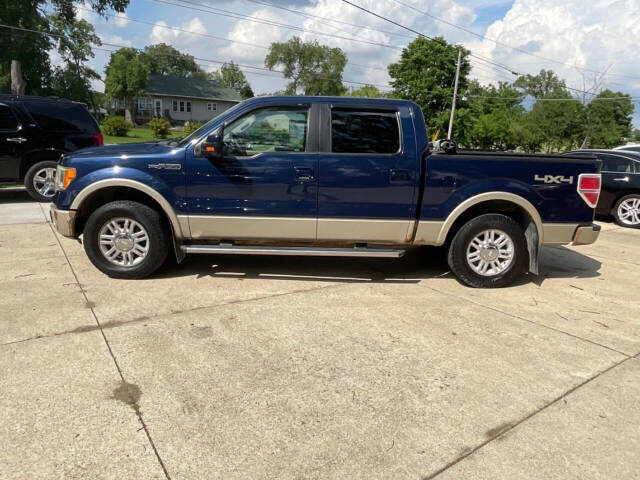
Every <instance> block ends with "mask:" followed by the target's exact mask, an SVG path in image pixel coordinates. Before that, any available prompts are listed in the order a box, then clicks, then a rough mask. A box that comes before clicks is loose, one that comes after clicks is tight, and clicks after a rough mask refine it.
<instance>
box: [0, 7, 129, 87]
mask: <svg viewBox="0 0 640 480" xmlns="http://www.w3.org/2000/svg"><path fill="white" fill-rule="evenodd" d="M80 3H82V2H81V1H79V0H76V1H74V0H49V1H46V0H8V1H5V2H4V4H3V5H2V8H0V22H1V23H3V24H6V25H14V26H16V27H21V28H25V29H30V30H37V31H41V32H46V31H49V22H48V19H47V17H46V16H45V14H44V9H45V7H49V8H51V9H52V10H53V12H54V14H55V15H56V16H58V17H60V18H61V19H62V21H64V22H73V21H74V19H75V7H76V5H77V4H80ZM90 4H91V7H92V9H93V10H94V11H95V12H97V13H98V14H101V15H102V14H104V13H105V12H106V11H107V10H108V9H113V10H115V11H117V12H124V10H125V9H126V8H127V6H128V5H129V0H91V2H90ZM51 46H52V41H51V40H50V39H49V37H47V36H45V35H39V34H37V33H33V32H27V31H20V30H10V29H2V33H0V91H13V92H15V93H21V94H24V93H36V94H46V93H48V91H49V83H50V77H51V66H50V63H49V59H48V57H49V54H48V50H49V49H50V48H51ZM12 69H13V80H12V78H11V71H12Z"/></svg>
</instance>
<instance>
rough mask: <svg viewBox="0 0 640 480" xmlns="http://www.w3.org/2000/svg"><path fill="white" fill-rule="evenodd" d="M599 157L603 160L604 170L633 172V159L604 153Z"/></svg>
mask: <svg viewBox="0 0 640 480" xmlns="http://www.w3.org/2000/svg"><path fill="white" fill-rule="evenodd" d="M598 157H599V158H600V160H602V171H603V172H616V173H633V172H634V165H633V163H634V162H633V161H632V160H629V159H627V158H624V157H620V156H618V155H606V154H605V155H602V154H599V155H598Z"/></svg>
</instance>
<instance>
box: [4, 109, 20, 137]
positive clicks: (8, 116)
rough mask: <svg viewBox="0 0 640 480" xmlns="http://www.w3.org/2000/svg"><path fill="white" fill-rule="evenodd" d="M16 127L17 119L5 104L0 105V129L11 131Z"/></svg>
mask: <svg viewBox="0 0 640 480" xmlns="http://www.w3.org/2000/svg"><path fill="white" fill-rule="evenodd" d="M17 129H18V120H17V119H16V117H15V116H14V115H13V112H12V111H11V109H10V108H9V107H8V106H7V105H4V104H3V105H0V130H4V131H10V132H13V131H15V130H17Z"/></svg>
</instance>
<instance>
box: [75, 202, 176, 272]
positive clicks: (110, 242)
mask: <svg viewBox="0 0 640 480" xmlns="http://www.w3.org/2000/svg"><path fill="white" fill-rule="evenodd" d="M169 232H170V230H169V226H168V225H167V223H166V221H165V219H164V218H163V217H162V215H161V214H160V213H159V212H158V211H156V210H154V209H153V208H151V207H149V206H147V205H143V204H141V203H138V202H132V201H129V200H120V201H116V202H111V203H107V204H106V205H103V206H101V207H100V208H98V209H97V210H95V211H94V212H93V213H92V214H91V215H90V216H89V218H88V219H87V222H86V224H85V226H84V230H83V235H84V238H83V242H82V243H83V244H84V250H85V252H87V256H88V257H89V260H91V263H93V264H94V265H95V266H96V267H97V268H98V269H99V270H101V271H102V272H104V273H106V274H107V275H109V276H110V277H114V278H143V277H146V276H148V275H151V274H152V273H153V272H155V271H156V270H157V269H158V268H159V267H160V266H161V265H162V264H163V263H164V261H165V259H166V258H167V254H168V252H169V245H170V241H171V237H170V234H169Z"/></svg>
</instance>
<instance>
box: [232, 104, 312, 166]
mask: <svg viewBox="0 0 640 480" xmlns="http://www.w3.org/2000/svg"><path fill="white" fill-rule="evenodd" d="M306 137H307V109H306V108H304V109H302V108H297V109H278V108H264V109H260V110H255V111H253V112H251V113H250V114H248V115H245V116H244V117H242V118H240V119H238V120H236V121H235V122H233V123H232V124H231V125H229V126H227V127H226V128H225V129H224V136H223V142H224V155H225V156H226V155H229V156H234V157H251V156H254V155H258V154H260V153H264V152H304V150H305V144H306Z"/></svg>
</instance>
